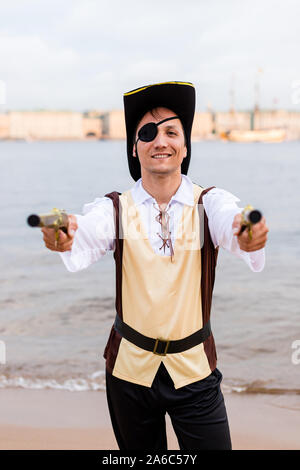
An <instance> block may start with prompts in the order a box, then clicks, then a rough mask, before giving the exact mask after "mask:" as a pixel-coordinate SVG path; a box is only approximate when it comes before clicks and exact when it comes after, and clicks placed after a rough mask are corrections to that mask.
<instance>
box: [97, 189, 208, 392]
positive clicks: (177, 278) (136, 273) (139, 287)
mask: <svg viewBox="0 0 300 470" xmlns="http://www.w3.org/2000/svg"><path fill="white" fill-rule="evenodd" d="M193 189H194V206H193V207H190V206H184V208H183V214H182V218H181V221H180V223H179V226H178V230H177V234H176V240H175V243H174V246H173V248H174V256H173V260H172V261H171V258H170V257H169V256H160V255H158V254H156V253H155V252H154V250H153V248H152V246H151V244H150V242H149V240H148V238H147V235H146V232H145V227H143V224H142V221H141V218H140V214H139V211H138V208H137V207H136V206H135V204H134V201H133V199H132V196H131V191H126V192H125V193H123V194H122V195H120V197H119V202H120V205H121V221H122V229H123V234H122V236H123V253H122V273H121V278H122V281H121V286H119V287H120V288H121V296H122V299H121V302H122V306H121V307H122V316H123V321H124V322H125V323H127V324H128V325H129V326H131V327H132V328H134V329H135V330H137V331H138V332H140V333H142V334H143V335H145V336H149V337H151V338H160V339H164V340H177V339H182V338H184V337H186V336H189V335H190V334H192V333H194V332H195V331H197V330H199V329H201V328H202V326H203V315H202V299H201V289H200V285H201V249H200V237H199V232H200V220H199V212H198V200H199V197H200V194H201V191H202V188H201V187H200V186H197V185H195V184H194V185H193ZM116 261H117V260H116ZM117 283H118V281H117ZM117 309H118V308H117ZM119 309H120V307H119ZM112 334H114V335H115V334H116V333H115V332H113V331H112V333H111V336H112ZM110 340H111V338H110ZM118 343H119V344H118V345H117V349H116V351H115V357H114V364H113V367H112V371H111V372H112V374H113V375H114V376H115V377H118V378H120V379H123V380H126V381H129V382H133V383H136V384H140V385H144V386H146V387H151V385H152V382H153V380H154V377H155V375H156V372H157V370H158V368H159V366H160V364H161V362H162V361H163V362H164V365H165V367H166V368H167V370H168V372H169V374H170V376H171V378H172V380H173V382H174V386H175V388H179V387H183V386H184V385H187V384H189V383H192V382H195V381H197V380H200V379H203V378H205V377H207V376H208V375H209V374H210V373H211V367H210V364H209V361H208V357H207V354H206V352H205V348H204V344H203V343H202V344H199V345H197V346H195V347H193V348H191V349H189V350H187V351H184V352H181V353H174V354H167V355H166V356H158V355H155V354H153V353H152V352H149V351H145V350H143V349H141V348H139V347H137V346H135V345H134V344H133V343H131V342H129V341H127V340H126V339H125V338H119V342H118ZM106 353H107V350H106ZM105 357H106V355H105Z"/></svg>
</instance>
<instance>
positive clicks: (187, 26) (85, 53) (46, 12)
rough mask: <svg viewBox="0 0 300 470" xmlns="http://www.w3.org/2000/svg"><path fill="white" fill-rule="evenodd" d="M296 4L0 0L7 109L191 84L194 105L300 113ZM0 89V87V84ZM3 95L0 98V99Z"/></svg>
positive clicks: (85, 103) (104, 104) (84, 104)
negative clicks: (168, 83) (153, 85)
mask: <svg viewBox="0 0 300 470" xmlns="http://www.w3.org/2000/svg"><path fill="white" fill-rule="evenodd" d="M299 19H300V1H299V0H282V1H281V0H280V1H279V0H180V1H179V0H172V1H171V0H107V1H104V0H79V1H77V0H72V1H71V0H59V1H57V0H51V1H48V0H19V1H17V0H0V83H1V86H2V97H3V89H4V88H6V103H5V104H3V103H2V105H1V104H0V111H5V110H7V109H23V110H26V109H41V108H43V109H45V108H46V109H69V110H77V111H85V110H88V109H100V110H105V109H120V108H122V106H123V98H122V95H123V93H124V92H126V91H129V90H132V89H134V88H137V87H139V86H142V85H146V84H150V83H155V82H162V81H169V80H179V81H190V82H193V83H194V84H195V86H196V91H197V109H198V110H199V111H203V110H206V108H207V106H208V105H210V106H211V107H212V108H214V109H215V110H227V109H228V108H229V106H230V104H231V98H230V89H231V88H233V89H234V97H235V100H234V101H235V107H236V109H241V110H242V109H249V108H252V107H253V105H254V99H255V98H254V84H255V82H256V81H257V80H258V82H259V90H260V93H259V97H260V98H259V104H260V106H261V107H262V108H286V109H290V110H295V111H296V110H298V111H299V110H300V51H299V46H300V25H299ZM0 95H1V90H0ZM0 101H1V100H0Z"/></svg>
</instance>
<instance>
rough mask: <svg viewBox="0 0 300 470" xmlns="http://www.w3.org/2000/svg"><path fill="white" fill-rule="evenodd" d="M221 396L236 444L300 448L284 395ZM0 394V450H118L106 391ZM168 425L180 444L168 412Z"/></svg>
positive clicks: (172, 443)
mask: <svg viewBox="0 0 300 470" xmlns="http://www.w3.org/2000/svg"><path fill="white" fill-rule="evenodd" d="M224 396H225V402H226V407H227V412H228V416H229V422H230V427H231V437H232V445H233V449H234V450H243V449H244V450H255V449H258V450H262V449H265V450H271V449H272V450H294V449H300V431H299V430H300V410H299V409H298V410H297V409H293V406H292V405H290V407H289V408H287V406H289V405H288V402H287V401H286V399H285V398H284V399H283V400H282V399H280V400H278V398H276V397H275V398H274V397H271V396H268V395H238V394H225V395H224ZM0 397H1V400H0V415H1V423H0V449H1V450H11V449H18V450H29V449H30V450H46V449H52V450H59V449H66V450H72V449H73V450H74V449H75V450H76V449H78V450H85V449H87V450H92V449H94V450H118V447H117V444H116V441H115V438H114V435H113V432H112V429H111V424H110V419H109V414H108V409H107V405H106V396H105V392H102V391H99V392H68V391H56V390H24V389H11V390H9V389H2V390H0ZM281 398H282V397H281ZM282 403H284V406H283V405H282ZM291 403H292V402H291ZM167 428H168V447H169V449H170V450H178V449H179V447H178V444H177V439H176V436H175V434H174V432H173V429H172V427H171V424H170V421H169V418H168V417H167Z"/></svg>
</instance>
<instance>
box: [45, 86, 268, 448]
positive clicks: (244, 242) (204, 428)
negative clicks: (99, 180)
mask: <svg viewBox="0 0 300 470" xmlns="http://www.w3.org/2000/svg"><path fill="white" fill-rule="evenodd" d="M124 107H125V121H126V132H127V156H128V164H129V170H130V174H131V176H132V178H133V179H134V180H135V182H136V183H135V185H134V186H133V187H132V188H131V189H130V190H128V191H125V192H124V193H122V194H119V193H118V192H116V191H114V192H112V193H109V194H107V195H106V196H105V197H102V198H99V199H96V200H95V201H94V202H93V203H91V204H86V205H85V206H84V209H83V214H84V215H76V216H75V215H70V216H69V222H70V223H69V229H68V234H67V235H66V234H64V233H62V232H61V233H60V239H59V241H58V242H56V243H55V238H54V234H53V231H52V230H51V229H42V230H43V232H44V240H45V244H46V246H47V247H48V248H50V249H52V250H55V251H58V252H60V254H61V257H62V259H63V262H64V263H65V265H66V267H67V269H68V270H69V271H73V272H74V271H78V270H80V269H84V268H86V267H87V266H89V265H90V264H92V263H93V262H95V261H97V260H98V259H100V258H101V257H102V256H103V255H104V254H105V253H106V252H107V251H109V250H113V251H114V258H115V262H116V320H115V322H114V325H113V326H112V329H111V333H110V336H109V339H108V342H107V346H106V348H105V352H104V357H105V359H106V389H107V400H108V406H109V411H110V416H111V421H112V425H113V429H114V433H115V437H116V440H117V442H118V445H119V448H120V449H121V450H129V449H135V450H137V449H139V450H150V449H151V450H153V451H154V450H165V449H167V439H166V425H165V414H166V413H168V414H169V416H170V418H171V421H172V425H173V427H174V431H175V433H176V435H177V438H178V443H179V446H180V448H181V449H185V450H200V449H231V439H230V432H229V426H228V420H227V414H226V408H225V404H224V398H223V395H222V392H221V389H220V384H221V380H222V374H221V372H220V371H219V370H218V369H217V367H216V363H217V357H216V348H215V344H214V338H213V334H212V332H211V327H210V309H211V301H212V292H213V286H214V278H215V267H216V262H217V254H218V248H219V246H222V247H223V248H225V249H227V250H229V251H231V252H232V253H233V254H235V255H236V256H238V257H240V258H241V259H243V260H244V261H245V262H246V263H247V265H248V266H249V267H250V269H251V270H252V271H261V270H262V269H263V267H264V262H265V258H264V246H265V244H266V240H267V232H268V228H267V226H266V223H265V219H264V218H263V219H262V221H261V222H259V223H258V224H256V225H254V226H253V233H252V239H250V237H249V236H248V233H247V230H245V231H242V230H241V210H242V209H241V208H239V207H238V206H237V204H236V202H237V201H238V199H237V198H236V197H234V196H233V195H232V194H230V193H229V192H227V191H224V190H222V189H218V188H215V187H211V188H206V189H204V188H202V187H201V186H199V185H198V184H194V183H193V182H192V181H191V180H190V179H189V177H188V176H187V172H188V167H189V163H190V157H191V130H192V123H193V118H194V111H195V89H194V86H193V85H192V84H191V83H183V82H166V83H159V84H155V85H150V86H145V87H142V88H139V89H136V90H133V91H131V92H128V93H125V95H124Z"/></svg>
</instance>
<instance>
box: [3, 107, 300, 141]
mask: <svg viewBox="0 0 300 470" xmlns="http://www.w3.org/2000/svg"><path fill="white" fill-rule="evenodd" d="M268 130H269V131H274V130H277V135H279V130H281V135H282V136H283V139H282V140H300V112H292V111H284V110H278V111H262V110H257V111H255V112H243V111H229V112H212V111H207V112H196V114H195V119H194V124H193V129H192V140H212V139H227V140H231V139H230V135H241V134H243V133H244V136H246V135H247V136H248V135H249V131H251V132H252V131H268ZM236 131H238V134H237V133H236ZM251 132H250V133H251ZM234 133H235V134H234ZM252 134H253V135H256V134H257V135H259V132H256V134H255V133H253V132H252ZM260 134H264V133H261V132H260ZM275 134H276V132H275V133H274V132H273V135H275ZM270 135H271V134H270ZM99 139H112V140H121V139H125V121H124V113H123V111H121V110H112V111H97V110H96V111H89V112H86V113H80V112H72V111H69V112H68V111H8V112H6V113H2V114H0V140H25V141H35V140H99ZM242 140H243V139H242Z"/></svg>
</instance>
